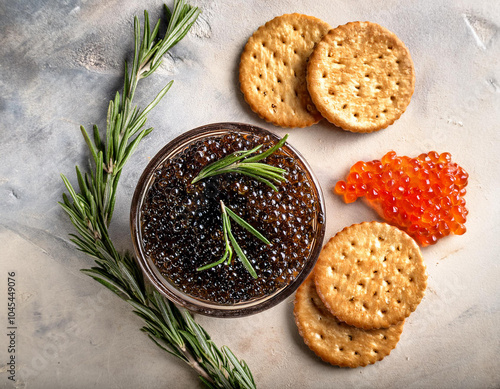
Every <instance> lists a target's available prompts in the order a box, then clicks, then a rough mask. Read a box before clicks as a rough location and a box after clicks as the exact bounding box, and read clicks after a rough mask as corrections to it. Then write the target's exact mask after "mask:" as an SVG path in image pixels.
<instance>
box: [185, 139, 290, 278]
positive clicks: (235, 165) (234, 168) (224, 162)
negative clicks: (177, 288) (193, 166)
mask: <svg viewBox="0 0 500 389" xmlns="http://www.w3.org/2000/svg"><path fill="white" fill-rule="evenodd" d="M287 138H288V134H286V135H285V136H284V137H283V138H281V140H280V141H279V142H278V143H276V144H275V145H274V146H273V147H271V148H269V149H268V150H267V151H265V152H263V153H259V154H255V155H254V156H252V157H251V156H250V155H252V154H254V153H256V152H257V151H259V150H260V149H261V148H262V145H258V146H256V147H254V148H253V149H251V150H247V151H235V152H234V153H232V154H229V155H227V156H225V157H224V158H221V159H219V160H218V161H215V162H213V163H211V164H210V165H208V166H206V167H204V168H203V169H202V170H201V171H200V173H199V174H198V175H197V176H196V177H195V178H194V179H193V181H191V183H192V184H194V183H196V182H198V181H200V180H203V179H204V178H207V177H212V176H216V175H219V174H224V173H241V174H244V175H246V176H249V177H252V178H254V179H256V180H257V181H259V182H263V183H264V184H266V185H268V186H270V187H271V188H272V189H273V190H274V191H276V192H277V191H278V188H277V187H276V185H274V183H273V182H272V181H274V182H275V183H280V182H283V181H286V178H285V173H286V171H285V169H282V168H279V167H277V166H273V165H269V164H267V163H263V162H258V161H261V160H263V159H264V158H267V157H268V156H270V155H272V154H274V153H275V152H276V151H277V150H279V149H280V148H281V147H282V146H283V145H284V144H285V142H286V140H287ZM220 204H221V211H222V231H223V234H224V242H225V245H226V249H225V251H224V255H223V256H222V258H220V259H219V260H218V261H215V262H212V263H209V264H208V265H204V266H201V267H199V268H198V269H196V270H198V271H202V270H207V269H210V268H212V267H215V266H218V265H220V264H221V263H224V261H225V262H226V264H227V265H229V264H230V263H231V259H232V257H233V249H234V251H236V254H237V256H238V258H239V259H240V261H241V263H242V264H243V266H245V269H247V270H248V272H249V273H250V275H251V276H252V277H253V278H257V273H256V272H255V269H254V268H253V266H252V264H251V263H250V261H249V260H248V258H247V256H246V255H245V253H244V252H243V250H242V249H241V247H240V245H239V244H238V242H237V241H236V239H235V238H234V235H233V233H232V232H231V221H230V219H233V220H234V221H235V222H236V223H238V224H239V225H240V226H241V227H243V228H244V229H245V230H247V231H248V232H250V233H251V234H252V235H253V236H255V237H256V238H258V239H259V240H261V241H262V242H264V243H265V244H268V245H270V244H271V242H269V240H267V238H266V237H265V236H264V235H262V234H261V233H260V232H259V231H257V230H256V229H255V228H254V227H252V226H251V225H250V224H249V223H248V222H246V221H245V220H243V219H242V218H241V217H240V216H238V215H237V214H235V213H234V212H233V211H232V210H231V209H230V208H229V207H227V206H226V205H224V203H223V202H222V201H221V202H220Z"/></svg>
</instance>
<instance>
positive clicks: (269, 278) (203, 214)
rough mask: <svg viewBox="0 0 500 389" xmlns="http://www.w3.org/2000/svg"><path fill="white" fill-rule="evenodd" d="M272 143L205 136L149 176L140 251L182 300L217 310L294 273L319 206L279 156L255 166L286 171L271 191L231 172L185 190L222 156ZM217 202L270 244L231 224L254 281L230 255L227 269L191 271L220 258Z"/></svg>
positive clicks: (301, 176) (305, 253) (272, 288)
mask: <svg viewBox="0 0 500 389" xmlns="http://www.w3.org/2000/svg"><path fill="white" fill-rule="evenodd" d="M275 143H276V141H275V140H274V139H273V138H272V137H270V136H268V135H266V136H259V135H256V134H239V133H228V134H225V135H219V136H213V137H209V138H205V139H202V140H199V141H196V142H194V143H192V144H191V145H190V146H188V147H187V148H186V149H184V150H183V151H182V152H180V153H178V154H176V156H174V157H173V158H171V159H168V160H167V161H165V162H164V163H163V164H162V165H160V166H159V167H158V168H157V169H156V171H155V172H154V181H153V183H152V185H151V187H150V188H149V190H148V192H147V195H146V197H145V200H144V203H143V205H142V208H141V229H142V244H143V247H144V252H145V254H146V255H147V256H149V257H150V258H151V259H152V260H153V262H154V263H155V264H156V266H157V267H158V269H159V270H160V272H161V273H162V275H163V276H164V277H165V278H166V279H168V280H169V281H170V282H171V283H173V284H174V285H175V286H176V287H177V288H178V289H180V290H182V291H183V292H184V293H186V294H188V295H190V296H192V297H194V298H198V299H202V300H207V301H210V302H216V303H220V304H234V303H238V302H248V301H251V300H253V299H256V298H259V297H263V296H266V295H270V294H273V293H275V292H277V291H278V290H280V289H282V288H283V287H285V286H286V285H288V284H289V283H290V282H292V281H293V280H294V279H295V278H296V277H297V275H298V274H299V273H300V272H301V270H302V268H303V266H304V264H305V260H306V259H307V258H308V257H309V254H310V252H311V250H312V246H313V240H314V236H315V228H317V226H316V225H315V223H316V222H317V214H318V212H320V204H319V203H317V200H316V196H315V192H314V186H313V183H312V182H310V180H309V179H308V176H307V174H306V172H305V171H304V169H303V168H302V166H301V165H300V164H299V162H298V161H296V160H295V158H293V157H291V156H290V155H288V154H287V153H286V152H285V151H283V150H282V149H280V150H278V151H276V152H275V153H274V154H273V155H271V156H269V157H267V158H266V159H265V160H263V161H261V162H265V163H268V164H271V165H274V166H277V167H280V168H282V169H285V170H286V174H285V177H286V179H287V181H286V182H284V183H281V184H278V185H277V187H278V192H275V191H273V190H272V189H271V188H270V187H269V186H267V185H265V184H263V183H260V182H258V181H256V180H254V179H252V178H250V177H247V176H244V175H241V174H235V173H226V174H222V175H218V176H214V177H209V178H206V179H204V180H202V181H199V182H196V183H195V184H191V181H192V180H193V179H194V178H195V177H196V176H197V175H198V173H199V172H200V170H201V169H202V168H204V167H205V166H207V165H208V164H210V163H212V162H214V161H217V160H219V159H221V158H223V157H224V156H226V155H228V154H230V153H233V152H235V151H240V150H249V149H251V148H253V147H255V146H257V145H259V144H263V147H262V149H261V150H260V151H259V152H263V151H265V150H267V149H268V148H270V147H272V146H273V145H274V144H275ZM221 200H222V201H223V202H224V204H225V206H227V207H229V208H231V209H232V210H233V211H234V212H235V213H236V214H237V215H239V216H241V217H242V218H243V219H245V220H246V221H247V222H248V223H250V224H251V225H252V226H253V227H254V228H256V229H257V230H259V231H260V232H261V233H262V234H263V235H264V236H265V237H266V238H267V239H268V240H269V241H270V242H271V243H272V244H271V245H266V244H264V243H262V242H261V241H260V240H258V239H257V238H255V237H254V236H253V235H251V234H250V233H249V232H247V231H245V230H244V229H242V228H241V227H240V226H238V225H237V224H236V223H234V222H233V223H231V227H232V232H233V235H234V237H235V239H236V240H237V242H238V243H239V244H240V246H241V248H242V249H243V251H244V252H245V254H246V256H247V257H248V260H249V261H250V262H251V264H252V266H253V267H254V269H255V270H256V272H257V276H258V278H257V279H254V278H253V277H252V276H251V275H250V274H249V273H248V271H247V270H246V269H245V268H244V266H243V265H242V264H241V262H240V260H239V259H238V257H237V255H236V253H233V260H232V262H231V264H230V265H226V264H225V263H224V264H221V265H218V266H216V267H214V268H211V269H208V270H204V271H197V270H196V269H197V268H198V267H200V266H203V265H206V264H209V263H212V262H214V261H217V260H218V259H220V258H221V257H222V256H223V255H224V250H225V242H224V236H223V230H222V215H221V205H220V202H221Z"/></svg>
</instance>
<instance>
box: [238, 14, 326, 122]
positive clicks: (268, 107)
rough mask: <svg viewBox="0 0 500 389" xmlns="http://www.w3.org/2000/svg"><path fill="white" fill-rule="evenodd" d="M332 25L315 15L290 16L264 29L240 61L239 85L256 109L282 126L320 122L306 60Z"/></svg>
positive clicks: (249, 45)
mask: <svg viewBox="0 0 500 389" xmlns="http://www.w3.org/2000/svg"><path fill="white" fill-rule="evenodd" d="M329 29H330V26H329V25H328V24H327V23H325V22H323V21H321V20H320V19H317V18H315V17H312V16H306V15H301V14H297V13H294V14H286V15H282V16H278V17H276V18H274V19H273V20H271V21H269V22H267V23H266V24H265V25H263V26H261V27H259V29H258V30H257V31H255V33H254V34H253V35H252V36H251V37H250V39H249V40H248V42H247V44H246V45H245V48H244V50H243V53H242V55H241V60H240V68H239V79H240V87H241V91H242V92H243V95H244V97H245V100H246V101H247V103H248V104H249V105H250V107H251V109H252V110H253V111H254V112H256V113H257V114H258V115H259V116H260V117H261V118H263V119H264V120H266V121H268V122H271V123H273V124H275V125H277V126H281V127H306V126H310V125H313V124H315V123H317V122H318V121H320V120H321V118H322V116H321V114H320V113H319V112H318V110H317V109H316V107H315V106H314V104H313V103H312V101H311V97H310V96H309V92H308V91H307V85H306V62H307V58H308V57H309V55H310V54H311V52H312V50H313V48H314V45H315V44H316V43H317V42H319V41H320V39H321V38H322V37H323V35H324V34H326V33H327V32H328V30H329Z"/></svg>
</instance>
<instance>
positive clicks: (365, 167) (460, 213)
mask: <svg viewBox="0 0 500 389" xmlns="http://www.w3.org/2000/svg"><path fill="white" fill-rule="evenodd" d="M468 178H469V175H468V174H467V172H466V171H465V170H464V169H463V168H462V167H460V166H459V165H457V164H456V163H454V162H452V161H451V155H450V153H442V154H438V153H436V152H435V151H431V152H429V153H427V154H425V153H424V154H421V155H419V156H418V157H417V158H409V157H406V156H405V157H398V156H397V155H396V153H395V152H394V151H390V152H388V153H387V154H386V155H384V156H383V157H382V159H381V160H374V161H371V162H363V161H359V162H357V163H356V164H355V165H353V166H352V167H351V170H350V172H349V174H348V176H347V179H346V180H345V181H338V182H337V183H336V185H335V189H334V190H335V193H337V194H339V195H342V196H343V198H344V201H345V202H346V203H352V202H354V201H356V199H357V198H358V197H365V199H366V200H367V201H368V203H369V204H370V205H371V206H372V207H373V208H374V209H375V210H376V211H377V212H378V213H379V214H380V216H381V217H383V218H384V219H385V220H386V221H387V222H388V223H390V224H394V225H396V226H398V227H399V228H401V229H402V230H404V231H406V232H407V233H408V235H410V236H411V237H413V239H415V240H416V241H417V242H418V243H419V244H420V245H421V246H427V245H431V244H434V243H436V242H437V241H438V240H439V239H440V238H442V237H444V236H447V235H449V234H456V235H462V234H464V233H465V231H466V229H465V225H464V223H465V220H466V217H467V214H468V211H467V209H466V208H465V199H464V195H465V193H466V189H465V187H466V186H467V181H468Z"/></svg>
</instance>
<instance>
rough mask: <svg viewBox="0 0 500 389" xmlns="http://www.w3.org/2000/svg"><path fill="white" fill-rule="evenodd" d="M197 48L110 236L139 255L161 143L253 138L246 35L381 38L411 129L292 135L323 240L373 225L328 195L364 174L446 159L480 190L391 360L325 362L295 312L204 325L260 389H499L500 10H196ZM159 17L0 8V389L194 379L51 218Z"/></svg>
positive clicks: (242, 4)
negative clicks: (367, 163)
mask: <svg viewBox="0 0 500 389" xmlns="http://www.w3.org/2000/svg"><path fill="white" fill-rule="evenodd" d="M192 3H193V4H196V5H199V6H200V7H201V8H202V9H203V14H202V16H201V17H200V19H199V21H198V23H197V24H196V26H195V27H194V28H193V30H192V32H191V33H190V34H189V35H188V37H187V38H186V39H185V40H183V41H182V42H181V44H180V45H178V46H177V47H175V49H174V50H173V51H172V52H171V53H170V54H169V55H168V56H167V57H166V58H165V62H164V64H163V66H162V68H161V69H160V70H159V71H158V72H157V74H155V75H154V76H153V77H151V78H150V79H148V80H146V81H145V82H143V83H142V86H141V87H140V90H139V92H138V95H137V100H136V101H137V103H139V104H142V105H144V104H146V103H147V102H149V101H150V99H151V98H152V97H153V96H154V95H155V94H156V93H157V92H158V91H159V90H160V89H161V87H162V86H164V85H165V84H166V83H167V82H168V81H169V80H172V79H173V80H174V85H173V87H172V89H171V90H170V92H169V93H168V94H167V96H166V97H165V99H164V100H163V101H162V102H161V104H160V105H159V106H158V107H157V108H156V110H155V111H154V112H153V113H152V114H151V115H150V117H149V124H150V125H152V126H153V127H155V131H154V132H153V133H152V134H151V135H150V136H149V137H148V138H147V139H146V140H144V141H143V143H142V144H141V146H140V147H139V149H138V151H137V153H136V154H135V155H134V157H133V158H132V159H131V161H130V162H129V164H128V165H127V167H126V168H125V170H124V172H123V175H122V180H121V185H120V188H119V191H120V192H119V196H118V203H117V208H116V211H115V216H114V222H113V225H112V233H113V235H114V239H115V241H116V242H117V246H118V247H120V248H123V249H130V248H131V243H130V238H129V229H128V209H129V206H130V199H131V195H132V193H133V190H134V186H135V184H136V182H137V179H138V177H139V175H140V173H141V172H142V169H143V168H144V167H145V165H146V164H147V162H148V159H149V158H150V157H152V156H153V155H154V154H155V153H156V151H158V150H159V149H160V148H161V147H162V146H163V145H164V144H166V143H167V142H168V141H170V140H172V139H173V138H174V137H175V136H176V135H178V134H181V133H182V132H184V131H187V130H189V129H191V128H194V127H197V126H199V125H203V124H207V123H211V122H218V121H242V122H248V123H253V124H257V125H261V126H264V127H266V128H268V129H270V130H271V131H275V132H276V133H278V134H280V135H284V134H285V133H286V132H287V131H285V130H283V129H280V128H276V127H274V126H272V125H270V124H266V123H264V122H263V121H261V120H260V119H259V118H258V117H257V116H256V115H255V114H253V113H252V112H251V111H250V110H249V108H248V107H247V105H246V104H245V102H244V101H243V99H242V96H241V94H240V92H239V88H238V83H237V67H238V62H239V55H240V53H241V50H242V48H243V46H244V44H245V42H246V40H247V39H248V37H249V36H250V35H251V34H252V32H253V31H254V30H255V29H256V28H257V27H258V26H260V25H261V24H263V23H265V22H266V21H267V20H270V19H272V18H273V17H274V16H277V15H281V14H284V13H291V12H301V13H305V14H309V15H313V16H317V17H320V18H322V19H323V20H325V21H327V22H328V23H330V24H331V25H332V26H337V25H339V24H344V23H346V22H349V21H355V20H370V21H374V22H378V23H380V24H382V25H384V26H386V27H387V28H389V29H390V30H392V31H394V32H396V33H397V34H398V35H399V36H400V38H401V39H402V40H403V41H404V42H405V43H406V44H407V46H408V47H409V49H410V51H411V53H412V57H413V60H414V63H415V67H416V74H417V83H416V90H415V94H414V96H413V99H412V102H411V104H410V106H409V108H408V110H407V112H406V113H405V114H404V115H403V116H402V118H401V119H400V120H399V121H397V122H396V123H395V124H394V125H393V126H391V127H389V128H388V129H386V130H383V131H380V132H378V133H375V134H371V135H359V134H351V133H347V132H343V131H341V130H338V129H336V128H333V127H332V126H330V125H329V124H328V123H326V122H322V123H320V124H318V125H315V126H313V127H310V128H305V129H294V130H289V132H290V134H291V136H290V142H291V143H292V144H293V145H294V146H295V147H296V148H297V149H298V150H299V151H301V152H302V154H303V155H304V156H305V157H306V158H307V159H308V161H309V162H310V164H311V165H312V167H313V169H314V171H315V172H316V174H317V176H318V177H319V180H320V182H321V185H322V186H323V190H324V193H325V197H326V201H327V218H328V221H327V237H330V236H331V235H333V234H334V233H335V232H336V231H338V230H340V229H341V228H343V227H344V226H347V225H350V224H352V223H355V222H361V221H365V220H373V219H377V217H376V215H375V214H374V213H373V212H372V211H371V210H370V209H368V207H366V206H364V205H363V204H361V203H359V204H358V203H355V204H351V205H345V204H343V203H342V201H341V200H340V198H338V197H336V196H334V195H333V194H332V192H331V187H332V186H333V185H334V183H335V182H336V180H337V179H339V178H341V177H343V176H344V174H345V172H346V170H347V169H348V168H349V167H350V166H351V165H352V164H353V163H354V162H356V161H358V160H360V159H363V160H370V159H375V158H379V157H380V156H381V155H383V154H384V153H385V152H386V151H388V150H390V149H394V150H396V151H397V152H398V154H401V155H403V154H405V155H410V156H416V155H418V154H420V153H421V152H426V151H430V150H437V151H439V152H443V151H449V152H451V153H452V155H453V158H454V160H455V161H456V162H458V163H459V164H461V165H462V166H463V167H464V168H465V169H466V170H468V172H469V173H470V180H469V186H468V194H467V197H466V199H467V204H468V208H469V210H470V214H469V218H468V221H467V227H468V232H467V233H466V234H465V235H463V236H459V237H456V236H454V237H450V238H447V239H444V240H442V241H440V242H439V243H438V244H437V245H435V246H433V247H429V248H425V249H423V254H424V256H425V260H426V264H427V266H428V272H429V288H428V291H427V294H426V297H425V298H424V300H423V301H422V303H421V305H420V306H419V308H418V309H417V311H416V312H415V313H414V314H412V315H411V317H410V318H409V319H408V320H407V324H406V325H405V330H404V332H403V335H402V338H401V341H400V343H399V344H398V346H397V348H396V349H395V350H394V351H393V353H392V354H391V355H390V357H388V358H386V359H385V360H384V361H382V362H380V363H377V364H375V365H373V366H369V367H366V368H363V369H354V370H349V369H339V368H335V367H331V366H329V365H327V364H325V363H323V362H321V361H320V360H319V359H318V358H317V357H315V356H314V355H313V354H312V353H311V352H310V351H309V349H308V348H307V347H306V346H305V345H304V344H303V342H302V340H301V339H300V337H299V336H298V334H297V331H296V328H295V324H294V323H293V315H292V308H293V305H292V301H293V297H290V298H289V299H288V300H287V301H286V302H284V303H282V304H280V305H279V306H277V307H275V308H273V309H271V310H269V311H266V312H264V313H261V314H258V315H255V316H252V317H248V318H242V319H226V320H221V319H213V318H207V317H198V320H199V321H200V322H201V323H202V324H203V325H204V326H205V327H206V328H207V330H208V331H209V333H210V334H212V336H213V338H214V339H215V340H216V342H217V343H218V344H220V345H222V344H226V345H228V346H230V348H231V349H232V350H233V351H234V352H235V353H236V354H237V355H238V356H239V357H240V358H243V359H245V360H246V361H247V362H248V364H249V365H250V367H251V369H252V371H253V373H254V375H255V379H256V381H257V383H258V385H259V386H260V387H262V388H297V387H304V388H329V387H335V388H341V387H370V388H390V387H393V388H399V387H412V388H434V387H443V388H452V387H453V388H455V387H464V388H470V387H481V388H484V387H499V386H500V372H499V369H498V365H499V364H498V356H499V354H500V346H499V344H500V342H499V340H500V339H499V335H498V326H499V325H500V314H499V307H500V299H499V282H498V280H499V278H500V271H499V266H498V259H499V258H498V257H499V252H500V245H499V243H498V242H499V240H498V235H499V233H500V228H499V220H500V217H499V216H500V206H499V203H498V200H497V197H498V190H499V189H500V186H499V180H500V170H499V164H498V150H499V146H500V142H499V131H498V129H499V127H498V122H499V120H500V68H499V62H498V61H499V58H500V36H499V35H500V34H499V33H498V30H499V26H500V3H499V2H498V1H496V0H480V1H472V0H469V1H466V0H458V1H451V0H424V1H418V2H413V1H396V0H390V1H384V2H382V1H378V0H366V1H328V0H283V1H274V2H265V1H257V0H253V1H228V0H225V1H224V0H216V1H202V0H195V1H193V2H192ZM143 9H148V10H149V11H150V13H151V15H152V18H153V19H156V17H157V16H159V15H160V14H161V3H160V2H158V1H151V0H148V1H144V2H140V3H139V2H133V1H118V0H115V1H113V0H105V1H97V0H87V1H85V0H68V1H41V0H26V1H8V0H3V1H0V90H1V93H0V111H1V114H0V135H1V142H0V158H1V163H0V248H1V251H0V252H1V254H0V272H1V273H2V274H0V387H18V388H25V387H26V388H90V387H102V388H137V387H142V388H153V387H154V388H158V387H164V388H167V387H168V388H187V387H197V386H198V383H197V378H196V376H195V375H194V374H193V372H191V371H190V370H189V369H188V368H187V367H186V366H184V365H183V364H181V363H180V362H178V361H176V360H174V359H173V358H171V357H170V356H168V355H165V353H163V352H162V351H160V350H158V349H157V348H156V346H154V345H153V344H152V343H151V342H150V341H149V340H148V339H147V337H146V336H145V335H144V334H142V333H141V332H139V331H138V328H139V327H140V326H141V321H140V320H139V319H138V318H136V317H135V316H134V315H133V314H132V313H131V310H130V308H129V307H128V306H127V305H126V304H125V303H123V302H121V301H120V300H119V299H117V298H116V297H115V296H114V295H112V294H111V293H109V292H107V291H106V290H104V289H103V288H102V287H101V286H100V285H99V284H97V283H95V282H94V281H92V280H91V279H90V278H88V277H86V276H84V275H82V274H81V273H80V272H79V269H80V268H82V267H88V266H89V265H90V263H91V260H90V258H88V257H86V256H85V255H83V254H80V253H79V252H78V251H76V250H75V249H74V247H73V246H72V245H71V244H70V243H69V242H68V233H69V232H72V226H71V224H70V222H69V221H68V219H67V218H66V216H65V215H64V214H63V212H62V211H61V209H60V208H59V206H58V205H57V201H59V200H60V199H61V194H62V192H63V190H64V188H63V184H62V181H61V179H60V177H59V174H60V173H64V174H66V175H67V176H68V177H70V178H71V180H72V182H73V183H75V180H74V165H75V164H79V165H80V166H83V167H84V166H86V164H87V163H88V158H89V156H88V154H87V150H86V146H85V144H84V142H83V140H82V138H81V135H80V131H79V125H80V124H83V125H84V126H86V127H87V128H91V126H92V124H93V123H97V124H98V125H99V126H101V127H104V120H105V114H106V109H107V104H108V100H109V99H110V98H111V97H112V96H113V94H114V92H115V91H116V90H117V89H118V88H120V85H121V82H122V69H123V60H124V59H125V58H130V55H131V48H132V29H133V23H132V20H133V16H134V15H142V10H143ZM7 271H15V272H16V274H17V290H18V292H17V302H18V308H17V314H18V326H19V328H18V337H17V352H18V354H17V362H18V366H17V379H18V380H17V382H16V384H15V385H10V384H9V381H8V380H7V372H6V369H7V368H6V366H5V362H6V360H7V350H6V349H7V346H6V344H7V343H6V342H7V338H6V336H4V335H1V334H3V333H4V332H5V331H6V330H5V328H6V326H7V324H6V314H7V311H6V301H7V295H6V282H7V280H6V273H7Z"/></svg>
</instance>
